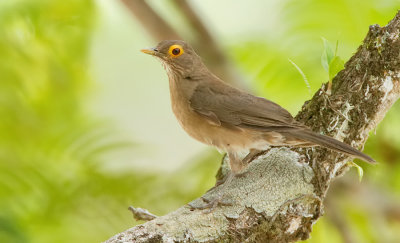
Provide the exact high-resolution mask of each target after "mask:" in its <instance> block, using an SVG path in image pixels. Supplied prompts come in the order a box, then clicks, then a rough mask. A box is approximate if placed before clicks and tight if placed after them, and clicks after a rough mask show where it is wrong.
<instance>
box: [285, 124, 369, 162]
mask: <svg viewBox="0 0 400 243" xmlns="http://www.w3.org/2000/svg"><path fill="white" fill-rule="evenodd" d="M290 136H292V137H295V138H297V139H301V140H304V141H307V142H312V143H315V144H318V145H320V146H322V147H326V148H329V149H332V150H336V151H338V152H341V153H345V154H348V155H352V156H355V157H357V158H359V159H362V160H364V161H366V162H369V163H371V164H375V163H376V161H375V160H374V159H373V158H371V157H369V156H368V155H366V154H364V153H362V152H360V151H358V150H357V149H355V148H353V147H351V146H350V145H348V144H345V143H343V142H340V141H339V140H336V139H334V138H332V137H328V136H325V135H321V134H318V133H315V132H313V131H311V130H296V131H295V132H291V133H290Z"/></svg>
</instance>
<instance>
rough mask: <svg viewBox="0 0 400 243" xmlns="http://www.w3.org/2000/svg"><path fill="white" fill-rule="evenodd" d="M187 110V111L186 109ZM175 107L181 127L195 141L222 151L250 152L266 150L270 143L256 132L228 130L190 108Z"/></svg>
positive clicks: (236, 129) (238, 129)
mask: <svg viewBox="0 0 400 243" xmlns="http://www.w3.org/2000/svg"><path fill="white" fill-rule="evenodd" d="M185 108H186V109H185ZM185 108H184V107H179V108H178V107H173V110H174V114H175V116H176V118H177V120H178V122H179V124H180V125H181V127H182V128H183V129H184V130H185V131H186V133H188V134H189V135H190V136H191V137H193V138H194V139H196V140H198V141H200V142H202V143H204V144H207V145H211V146H214V147H216V148H217V149H218V150H220V151H225V152H227V151H248V150H249V149H253V148H254V149H259V150H262V149H266V148H267V147H268V143H267V142H266V141H265V140H263V139H261V138H259V135H258V134H257V133H254V132H249V131H248V130H244V129H240V128H226V127H224V126H218V125H215V124H212V122H210V121H208V120H207V118H205V117H204V116H202V115H200V114H198V113H196V112H195V111H193V110H191V109H190V107H189V106H188V107H185Z"/></svg>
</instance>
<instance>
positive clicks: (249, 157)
mask: <svg viewBox="0 0 400 243" xmlns="http://www.w3.org/2000/svg"><path fill="white" fill-rule="evenodd" d="M261 152H262V150H258V149H250V152H249V153H248V154H247V155H246V157H244V159H243V160H242V163H243V164H244V165H245V166H247V165H248V164H249V163H250V162H251V161H252V160H253V159H254V157H256V155H258V154H259V153H261Z"/></svg>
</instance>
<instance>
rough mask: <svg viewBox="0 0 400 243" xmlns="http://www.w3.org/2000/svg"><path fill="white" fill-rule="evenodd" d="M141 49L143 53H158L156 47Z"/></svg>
mask: <svg viewBox="0 0 400 243" xmlns="http://www.w3.org/2000/svg"><path fill="white" fill-rule="evenodd" d="M140 51H141V52H143V53H146V54H149V55H153V56H155V55H156V54H157V49H156V48H146V49H142V50H140Z"/></svg>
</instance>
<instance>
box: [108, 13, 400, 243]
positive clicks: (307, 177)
mask: <svg viewBox="0 0 400 243" xmlns="http://www.w3.org/2000/svg"><path fill="white" fill-rule="evenodd" d="M399 33H400V12H399V13H398V14H397V16H396V17H395V18H394V19H393V20H392V21H391V22H390V23H389V24H388V25H387V26H385V27H382V28H381V27H379V26H378V25H373V26H371V27H370V30H369V32H368V34H367V36H366V38H365V40H364V43H363V44H362V45H361V46H360V47H359V49H358V51H357V53H356V54H355V55H354V56H353V57H352V58H351V59H350V60H349V61H348V62H347V63H346V65H345V69H344V70H342V71H341V72H340V73H339V74H338V75H337V76H336V77H335V78H334V80H333V86H332V94H331V95H330V96H327V95H326V93H325V92H324V90H325V85H323V87H322V88H321V89H320V90H319V91H318V92H317V93H316V94H315V95H314V97H313V98H312V100H310V101H308V102H306V103H305V105H304V106H303V108H302V110H301V112H300V113H299V114H298V116H297V119H298V120H301V121H303V122H304V123H306V124H307V125H309V126H310V127H312V128H313V129H314V130H315V131H319V132H321V133H325V134H328V135H331V136H333V137H336V138H338V139H341V140H344V141H345V142H346V143H349V144H351V145H352V146H354V147H358V148H360V147H362V146H363V144H364V143H365V141H366V139H367V137H368V133H369V132H370V131H371V130H372V129H374V128H375V127H376V125H377V124H378V123H379V122H380V121H381V120H382V119H383V117H384V116H385V114H386V112H387V111H388V110H389V109H390V107H391V106H392V105H393V104H394V102H395V101H396V100H397V99H398V98H399V97H400V36H399ZM348 161H349V158H348V157H346V156H345V155H342V154H338V153H336V152H332V151H330V150H326V149H324V148H317V147H315V148H307V149H304V148H303V149H289V148H285V147H282V148H273V149H271V150H270V151H268V152H266V153H265V154H263V155H261V156H259V157H257V158H256V159H254V160H253V161H252V163H251V164H250V165H249V167H248V173H247V174H246V175H245V176H244V177H242V178H235V180H234V181H233V182H232V183H231V184H230V185H229V188H226V194H227V197H230V198H231V200H232V202H234V203H233V205H231V206H220V207H217V208H216V209H215V210H214V211H213V212H212V213H209V214H205V213H203V212H202V211H199V210H194V211H192V210H191V209H190V207H188V206H187V205H185V206H183V207H181V208H179V209H178V210H176V211H174V212H171V213H169V214H167V215H165V216H161V217H157V218H156V219H154V220H151V221H149V222H146V223H144V224H142V225H138V226H136V227H133V228H131V229H128V230H127V231H125V232H122V233H120V234H117V235H115V236H114V237H112V238H111V239H109V240H108V241H107V242H292V241H298V240H305V239H307V238H308V237H309V235H310V232H311V227H312V225H313V223H315V221H316V220H317V219H318V218H319V217H320V216H321V215H322V214H323V205H322V201H323V200H324V198H325V196H326V193H327V190H328V188H329V185H330V183H331V182H332V180H333V179H334V178H335V177H337V176H340V175H342V174H343V173H344V172H346V170H347V169H348V168H349V164H348V163H347V162H348ZM218 193H220V188H219V187H216V188H214V189H213V190H211V191H209V192H207V193H206V194H205V195H204V196H203V198H206V199H209V198H213V197H215V196H216V195H217V194H218ZM202 203H204V202H203V199H201V198H199V199H196V200H194V201H193V202H191V204H194V205H198V204H202Z"/></svg>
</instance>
